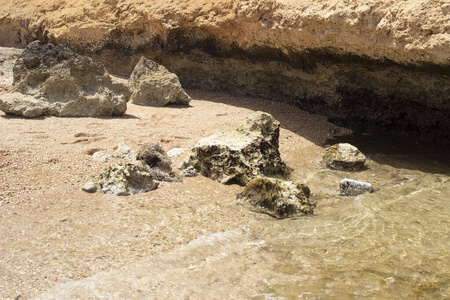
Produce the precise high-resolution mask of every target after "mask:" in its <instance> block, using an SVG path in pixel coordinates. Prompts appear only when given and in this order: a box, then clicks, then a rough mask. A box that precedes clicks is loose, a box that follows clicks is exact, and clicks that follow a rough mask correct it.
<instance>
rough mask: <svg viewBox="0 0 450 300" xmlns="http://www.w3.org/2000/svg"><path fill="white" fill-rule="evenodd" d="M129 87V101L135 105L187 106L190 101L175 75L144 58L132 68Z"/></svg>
mask: <svg viewBox="0 0 450 300" xmlns="http://www.w3.org/2000/svg"><path fill="white" fill-rule="evenodd" d="M129 87H130V91H131V93H132V94H131V98H130V101H131V102H132V103H134V104H137V105H149V106H164V105H167V104H185V105H187V104H189V101H190V100H191V97H189V95H188V94H186V92H185V91H184V89H183V88H182V87H181V84H180V80H179V79H178V76H177V75H176V74H174V73H171V72H169V71H168V70H167V69H166V68H165V67H164V66H162V65H160V64H158V63H156V62H154V61H151V60H149V59H146V58H145V57H141V58H140V59H139V61H138V63H137V64H136V66H135V67H134V70H133V72H132V73H131V76H130V79H129Z"/></svg>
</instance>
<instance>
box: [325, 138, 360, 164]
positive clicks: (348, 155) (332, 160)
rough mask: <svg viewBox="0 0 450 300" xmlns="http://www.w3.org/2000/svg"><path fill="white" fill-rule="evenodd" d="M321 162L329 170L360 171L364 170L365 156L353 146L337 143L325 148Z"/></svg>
mask: <svg viewBox="0 0 450 300" xmlns="http://www.w3.org/2000/svg"><path fill="white" fill-rule="evenodd" d="M323 162H324V163H325V164H326V165H327V166H328V167H329V168H331V169H336V170H353V171H356V170H361V169H364V168H366V156H365V155H364V154H362V152H361V151H359V149H358V148H356V147H355V146H353V145H351V144H348V143H339V144H335V145H333V146H331V147H328V148H327V151H326V152H325V155H324V156H323Z"/></svg>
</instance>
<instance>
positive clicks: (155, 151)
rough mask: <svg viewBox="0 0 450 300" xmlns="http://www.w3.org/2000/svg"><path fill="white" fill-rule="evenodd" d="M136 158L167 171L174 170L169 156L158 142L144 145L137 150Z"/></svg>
mask: <svg viewBox="0 0 450 300" xmlns="http://www.w3.org/2000/svg"><path fill="white" fill-rule="evenodd" d="M136 159H138V160H143V161H145V162H146V163H147V164H148V165H149V166H150V167H151V168H159V169H161V170H163V171H167V172H168V171H171V170H172V162H171V161H170V158H169V156H168V155H167V153H166V152H165V151H164V150H163V148H162V147H161V145H160V144H158V143H147V144H144V145H142V146H141V148H140V149H139V151H138V152H137V156H136Z"/></svg>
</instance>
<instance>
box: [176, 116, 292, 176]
mask: <svg viewBox="0 0 450 300" xmlns="http://www.w3.org/2000/svg"><path fill="white" fill-rule="evenodd" d="M279 128H280V123H279V122H278V121H277V120H275V119H274V118H273V117H272V116H271V115H270V114H268V113H264V112H256V113H255V114H253V115H251V116H250V117H248V118H247V119H246V120H245V122H244V123H243V124H242V125H241V126H240V127H239V128H238V129H237V130H235V131H232V132H227V133H222V134H214V135H212V136H210V137H207V138H204V139H202V140H200V141H199V142H198V143H197V144H196V145H195V146H194V148H193V149H192V154H191V155H190V156H189V157H188V158H187V159H186V160H185V161H184V162H183V163H182V164H181V165H180V169H182V170H189V173H192V169H195V170H196V171H197V172H198V173H200V174H202V175H203V176H206V177H210V178H212V179H214V180H217V181H219V182H221V183H224V184H233V183H236V184H239V185H245V184H246V183H247V182H249V181H250V180H252V179H254V178H257V177H261V176H266V175H267V176H268V175H277V174H287V173H288V170H287V167H286V165H285V163H284V162H283V161H282V160H281V157H280V152H279V150H278V138H279V134H280V129H279Z"/></svg>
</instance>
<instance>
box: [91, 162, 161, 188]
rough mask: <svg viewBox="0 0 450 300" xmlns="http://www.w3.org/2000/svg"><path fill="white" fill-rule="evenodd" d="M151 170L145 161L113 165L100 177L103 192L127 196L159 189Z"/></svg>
mask: <svg viewBox="0 0 450 300" xmlns="http://www.w3.org/2000/svg"><path fill="white" fill-rule="evenodd" d="M151 173H152V170H151V168H150V167H149V166H148V165H147V164H146V163H145V162H143V161H135V162H122V163H117V164H112V165H110V166H109V167H108V168H106V169H105V170H103V172H102V173H100V175H99V180H98V182H99V184H100V187H101V191H102V192H103V193H106V194H114V195H118V196H126V195H131V194H137V193H145V192H148V191H151V190H154V189H156V188H157V187H158V183H156V182H153V176H152V175H151Z"/></svg>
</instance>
